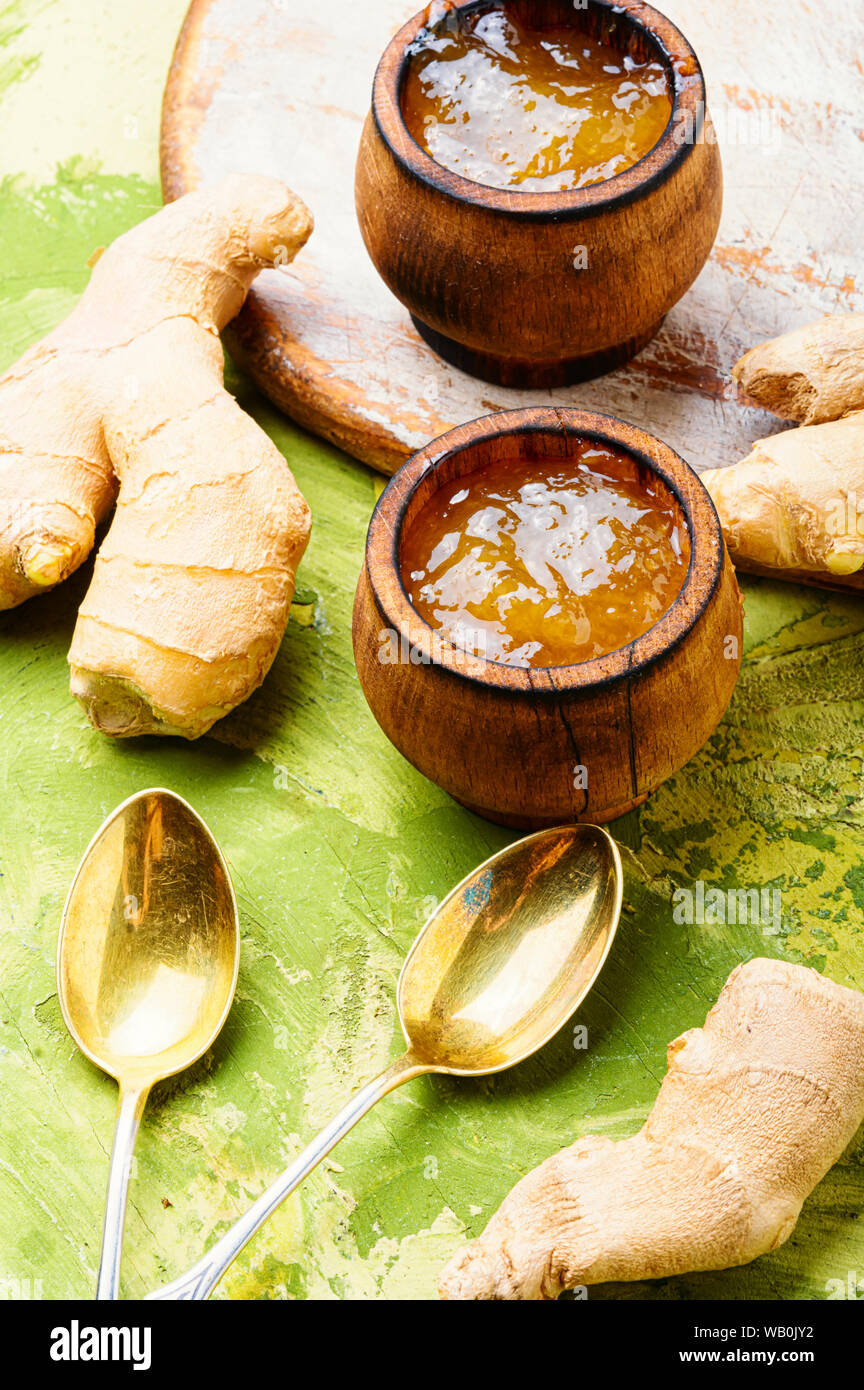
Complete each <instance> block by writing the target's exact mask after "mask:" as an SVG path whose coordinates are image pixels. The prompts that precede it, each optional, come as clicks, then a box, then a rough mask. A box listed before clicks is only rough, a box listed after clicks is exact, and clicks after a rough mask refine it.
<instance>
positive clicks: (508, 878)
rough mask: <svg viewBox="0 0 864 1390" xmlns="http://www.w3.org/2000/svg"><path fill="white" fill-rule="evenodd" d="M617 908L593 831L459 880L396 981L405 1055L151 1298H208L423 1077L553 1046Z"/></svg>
mask: <svg viewBox="0 0 864 1390" xmlns="http://www.w3.org/2000/svg"><path fill="white" fill-rule="evenodd" d="M622 895H623V878H622V871H621V856H620V855H619V853H618V848H617V846H616V844H615V842H614V840H613V839H612V838H611V836H610V835H608V834H607V833H606V831H605V830H603V829H601V828H600V827H599V826H595V825H579V824H576V825H566V826H559V827H557V828H555V829H550V830H541V831H539V832H538V833H537V834H535V835H530V836H528V838H527V839H525V840H520V841H518V842H517V843H516V844H513V845H510V846H509V847H508V848H507V849H504V850H502V851H501V852H500V853H499V854H495V855H493V856H492V858H491V859H487V860H486V862H485V863H484V864H481V865H480V867H479V868H477V869H475V870H474V872H473V873H471V874H469V875H468V877H467V878H465V879H463V880H462V882H461V883H460V884H458V886H457V887H456V888H454V889H453V891H452V892H451V893H449V894H448V895H447V897H446V898H445V899H444V901H443V902H442V903H441V904H440V905H439V906H438V907H437V908H436V909H435V911H434V912H433V913H432V915H431V917H430V918H429V919H428V921H427V922H426V925H425V926H424V927H423V928H422V930H421V932H420V935H419V936H418V938H417V940H416V941H415V943H414V945H413V947H412V948H411V951H410V952H409V954H408V956H407V958H406V961H405V964H404V966H403V968H402V973H401V975H400V977H399V985H398V989H397V1001H398V1006H399V1016H400V1021H401V1023H402V1031H403V1033H404V1034H405V1040H406V1042H407V1044H408V1049H407V1051H406V1052H405V1054H404V1055H403V1056H402V1057H399V1058H398V1059H397V1060H396V1061H395V1062H392V1063H391V1064H390V1066H389V1067H388V1068H387V1070H386V1071H384V1072H383V1073H382V1074H381V1076H379V1077H377V1078H376V1079H375V1080H374V1081H370V1082H369V1084H368V1085H367V1086H364V1087H363V1089H362V1090H360V1091H358V1092H357V1094H356V1095H354V1096H352V1098H351V1100H349V1102H348V1104H347V1105H346V1106H345V1107H344V1109H343V1110H341V1111H340V1112H339V1114H338V1115H337V1116H336V1117H335V1119H333V1120H331V1122H330V1124H329V1125H328V1126H327V1127H326V1129H324V1130H322V1132H321V1133H320V1134H319V1135H318V1137H317V1138H316V1139H314V1140H313V1141H312V1143H311V1144H310V1145H309V1146H308V1148H306V1149H304V1151H303V1153H301V1154H300V1155H299V1157H298V1158H296V1159H295V1160H294V1162H293V1163H292V1164H291V1165H290V1166H289V1167H288V1168H286V1170H285V1172H284V1173H282V1174H281V1176H280V1177H278V1178H277V1179H276V1181H275V1182H274V1183H272V1184H271V1186H270V1187H268V1188H267V1190H266V1192H263V1193H262V1194H261V1196H260V1197H259V1198H258V1200H257V1201H256V1202H254V1203H253V1205H252V1206H251V1207H250V1208H249V1210H248V1211H247V1212H246V1213H245V1214H244V1215H243V1216H241V1217H240V1220H239V1221H237V1222H235V1224H234V1226H232V1228H231V1229H230V1230H229V1231H227V1232H226V1234H225V1235H224V1236H222V1238H221V1239H220V1240H218V1241H217V1242H216V1244H215V1245H213V1246H212V1248H211V1249H210V1250H208V1251H207V1253H206V1254H205V1255H204V1256H203V1257H202V1259H200V1260H199V1261H198V1263H197V1264H195V1265H193V1266H192V1268H191V1269H190V1270H187V1272H186V1273H185V1274H184V1275H181V1277H180V1278H179V1279H175V1280H174V1282H173V1283H171V1284H168V1285H166V1286H165V1287H164V1288H162V1289H159V1290H157V1291H156V1292H155V1293H152V1294H150V1295H148V1297H149V1298H151V1299H159V1300H183V1301H189V1302H192V1301H195V1302H197V1301H200V1300H202V1299H205V1298H208V1297H209V1295H210V1293H211V1292H212V1290H213V1289H214V1288H215V1287H216V1285H217V1284H218V1282H219V1280H220V1279H221V1278H222V1275H223V1274H224V1273H225V1271H226V1270H227V1269H228V1268H229V1266H230V1265H231V1264H232V1263H233V1261H234V1260H235V1259H236V1258H237V1256H238V1254H239V1253H240V1251H241V1250H242V1249H243V1247H244V1246H245V1245H246V1244H247V1242H248V1241H249V1240H251V1238H252V1236H253V1235H254V1234H255V1232H256V1231H257V1230H259V1229H260V1227H261V1226H262V1225H263V1224H264V1222H265V1221H266V1220H267V1218H268V1216H270V1215H271V1213H272V1212H274V1211H275V1210H276V1208H277V1207H278V1206H279V1204H280V1202H283V1201H284V1200H285V1198H286V1197H288V1196H289V1195H290V1193H292V1192H293V1191H294V1189H295V1188H296V1187H297V1186H298V1185H299V1184H300V1183H301V1182H302V1181H303V1179H304V1178H305V1177H307V1176H308V1175H309V1173H311V1172H312V1171H313V1169H314V1168H316V1167H317V1165H318V1164H319V1163H320V1162H321V1160H322V1159H323V1158H325V1157H326V1155H327V1154H328V1153H329V1152H330V1150H331V1149H332V1148H334V1147H335V1145H336V1144H338V1143H339V1140H340V1139H342V1138H344V1136H345V1135H346V1134H347V1133H348V1132H349V1130H351V1129H353V1127H354V1125H356V1124H357V1122H358V1120H360V1119H362V1117H363V1116H364V1115H365V1114H366V1113H367V1112H368V1111H369V1110H370V1109H371V1108H372V1106H373V1105H374V1104H375V1103H376V1101H379V1100H381V1098H382V1097H383V1096H386V1095H387V1094H388V1092H390V1091H392V1090H394V1089H395V1088H396V1087H397V1086H401V1085H402V1083H403V1082H404V1081H410V1080H411V1079H412V1078H413V1077H415V1076H422V1075H423V1073H424V1072H443V1073H446V1074H448V1075H454V1076H485V1075H487V1074H488V1073H490V1072H496V1071H501V1070H503V1068H505V1067H511V1066H514V1065H515V1064H516V1063H517V1062H521V1061H524V1059H525V1058H526V1057H529V1056H530V1055H531V1054H532V1053H533V1052H536V1051H537V1049H538V1048H540V1047H542V1046H543V1044H544V1043H546V1042H548V1040H549V1039H550V1038H551V1037H552V1036H553V1034H555V1033H557V1032H558V1030H559V1028H561V1027H563V1025H564V1024H565V1023H566V1022H567V1020H568V1019H569V1018H570V1017H571V1016H572V1014H573V1013H574V1011H575V1010H576V1009H577V1008H578V1007H579V1005H580V1004H581V1002H582V1000H583V999H584V998H585V996H586V994H587V993H588V991H589V989H590V988H591V986H592V984H593V983H594V981H595V980H596V978H597V975H598V974H599V972H600V970H601V968H602V966H603V962H604V961H605V959H606V957H607V955H608V953H609V950H610V948H611V945H612V941H613V938H614V936H615V932H616V930H617V927H618V919H619V917H620V914H621V900H622Z"/></svg>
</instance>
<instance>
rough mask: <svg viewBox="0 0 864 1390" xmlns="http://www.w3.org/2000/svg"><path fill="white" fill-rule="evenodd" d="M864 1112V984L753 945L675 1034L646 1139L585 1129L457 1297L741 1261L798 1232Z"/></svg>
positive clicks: (550, 1165)
mask: <svg viewBox="0 0 864 1390" xmlns="http://www.w3.org/2000/svg"><path fill="white" fill-rule="evenodd" d="M862 1119H864V995H862V994H859V993H858V992H857V990H852V989H846V988H844V987H843V986H842V985H835V984H832V983H831V982H830V981H829V980H826V979H824V978H823V977H822V976H821V975H818V974H817V973H816V972H815V971H813V970H808V969H805V968H804V967H803V966H800V965H790V964H787V963H785V962H782V961H777V960H752V961H750V962H748V963H747V964H746V965H739V966H738V967H737V968H736V969H735V970H733V971H732V974H731V975H730V976H729V979H728V980H727V982H726V984H725V985H724V987H723V990H722V992H721V994H720V997H719V998H718V1000H717V1003H716V1004H715V1005H714V1007H713V1009H711V1011H710V1013H709V1014H708V1017H707V1018H706V1020H705V1024H704V1027H702V1028H695V1029H692V1030H691V1031H690V1032H687V1033H684V1034H683V1036H682V1037H680V1038H677V1039H676V1040H675V1041H674V1042H673V1043H670V1045H669V1049H668V1070H667V1073H666V1076H665V1078H664V1080H663V1084H662V1086H661V1088H660V1092H659V1095H658V1096H657V1100H656V1102H655V1105H654V1109H653V1110H652V1112H651V1114H650V1115H649V1117H648V1120H647V1121H646V1123H645V1125H644V1127H643V1128H642V1129H641V1130H640V1131H639V1133H638V1134H636V1135H634V1136H633V1138H632V1139H624V1140H620V1141H619V1142H617V1143H615V1142H613V1141H611V1140H609V1139H602V1138H597V1137H594V1136H591V1137H588V1138H585V1139H579V1140H577V1142H576V1143H575V1144H573V1145H571V1146H570V1148H567V1149H564V1150H562V1152H561V1153H559V1154H556V1155H555V1156H554V1157H553V1158H550V1159H547V1161H546V1162H545V1163H543V1164H541V1165H540V1167H539V1168H537V1169H535V1170H534V1172H533V1173H530V1174H529V1175H528V1177H526V1178H523V1179H522V1181H521V1182H520V1183H518V1184H517V1185H516V1187H515V1188H514V1189H513V1191H512V1192H511V1193H510V1195H509V1197H507V1198H506V1200H505V1201H504V1203H503V1205H502V1206H501V1207H500V1209H499V1210H498V1212H497V1213H496V1215H495V1216H494V1217H493V1218H492V1220H491V1221H490V1223H489V1225H488V1226H487V1228H486V1231H485V1232H484V1234H483V1235H482V1236H481V1237H480V1238H479V1240H475V1241H474V1242H473V1244H472V1245H469V1246H468V1247H467V1248H466V1249H464V1250H462V1251H461V1252H460V1253H459V1254H457V1255H456V1256H455V1258H454V1259H453V1260H452V1261H451V1263H450V1264H449V1265H448V1266H447V1268H446V1269H445V1270H444V1273H443V1275H442V1277H441V1281H440V1291H441V1295H442V1297H443V1298H447V1299H468V1298H475V1299H519V1298H525V1299H530V1298H535V1299H536V1298H554V1297H556V1296H557V1295H558V1294H559V1293H561V1292H562V1291H563V1290H565V1289H572V1288H575V1287H576V1286H584V1285H590V1284H598V1283H603V1282H606V1281H610V1280H634V1279H657V1278H661V1277H663V1276H667V1275H673V1274H682V1273H685V1272H687V1271H690V1270H708V1269H727V1268H729V1267H731V1266H733V1265H742V1264H746V1263H748V1261H750V1260H753V1259H755V1258H756V1257H757V1255H762V1254H764V1253H766V1252H767V1251H769V1250H775V1249H776V1248H777V1247H778V1246H779V1245H782V1243H783V1242H784V1241H785V1240H786V1239H788V1237H789V1235H790V1234H791V1232H792V1230H793V1229H794V1227H795V1223H796V1221H797V1220H798V1215H799V1213H800V1211H801V1206H802V1204H803V1202H804V1200H805V1198H806V1197H807V1196H808V1195H809V1194H810V1192H811V1191H812V1190H813V1188H814V1187H815V1186H816V1184H817V1183H818V1182H819V1181H820V1180H821V1179H822V1178H823V1177H824V1175H825V1174H826V1173H827V1172H828V1169H829V1168H830V1167H831V1166H832V1164H833V1163H834V1162H835V1161H836V1160H837V1159H838V1158H839V1157H840V1155H841V1154H842V1152H843V1150H844V1149H845V1148H846V1146H847V1144H848V1143H849V1142H850V1140H851V1139H852V1138H853V1136H854V1134H855V1131H856V1130H857V1128H858V1126H859V1124H860V1123H861V1121H862Z"/></svg>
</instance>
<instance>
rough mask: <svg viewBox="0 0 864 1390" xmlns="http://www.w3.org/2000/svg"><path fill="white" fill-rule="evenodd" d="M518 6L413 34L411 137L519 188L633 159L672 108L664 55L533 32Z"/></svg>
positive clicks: (584, 37) (452, 162) (567, 30)
mask: <svg viewBox="0 0 864 1390" xmlns="http://www.w3.org/2000/svg"><path fill="white" fill-rule="evenodd" d="M515 8H516V7H510V8H508V6H507V5H504V6H503V7H501V6H495V7H489V8H483V9H481V10H479V11H477V10H472V11H470V12H469V13H467V14H464V13H461V12H459V11H451V12H450V13H448V14H447V15H446V16H445V17H444V18H443V19H441V20H440V21H439V22H438V23H437V24H434V25H433V26H432V27H431V28H427V29H425V30H424V31H423V32H422V33H421V34H420V35H419V36H418V38H417V39H416V40H415V43H414V45H413V48H412V50H411V52H410V58H409V64H408V68H407V71H406V74H405V79H404V83H403V88H402V112H403V116H404V119H405V122H406V125H407V126H408V129H409V131H410V132H411V134H412V136H413V137H414V139H415V140H416V141H417V143H418V144H419V145H420V146H421V148H422V149H424V150H426V152H427V154H429V155H431V156H432V158H433V159H434V160H436V162H437V163H438V164H442V165H444V167H445V168H447V169H451V170H453V172H454V173H457V174H462V175H463V176H464V177H465V178H467V179H472V180H473V181H474V182H475V183H482V184H487V185H491V186H492V187H493V188H517V189H519V190H520V191H522V192H525V193H548V192H561V191H564V190H568V189H571V190H572V189H576V188H585V187H586V186H587V185H588V184H593V183H600V182H602V181H603V180H604V179H611V178H613V177H614V176H615V175H616V174H621V173H623V172H624V170H625V169H629V168H631V167H632V165H634V164H636V163H638V161H639V160H640V159H642V157H643V156H644V155H646V154H647V153H648V152H649V150H651V149H653V148H654V146H655V145H656V144H657V142H658V140H659V139H660V137H661V135H662V134H663V131H664V130H665V128H666V126H667V124H668V122H669V119H670V116H671V114H672V99H671V95H670V86H669V80H668V77H667V73H666V70H665V67H664V65H663V63H662V62H661V61H660V60H659V59H653V60H650V61H644V62H642V61H639V60H638V59H636V58H634V57H631V56H629V55H626V54H622V53H621V52H619V51H618V50H617V49H615V48H612V47H610V46H609V45H607V44H606V43H603V42H601V41H599V40H598V39H596V38H592V37H590V36H589V35H588V34H585V33H580V31H579V30H578V29H577V28H574V27H561V28H542V29H529V28H527V27H525V26H524V25H523V24H522V23H521V22H520V21H519V19H517V17H516V13H515Z"/></svg>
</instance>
